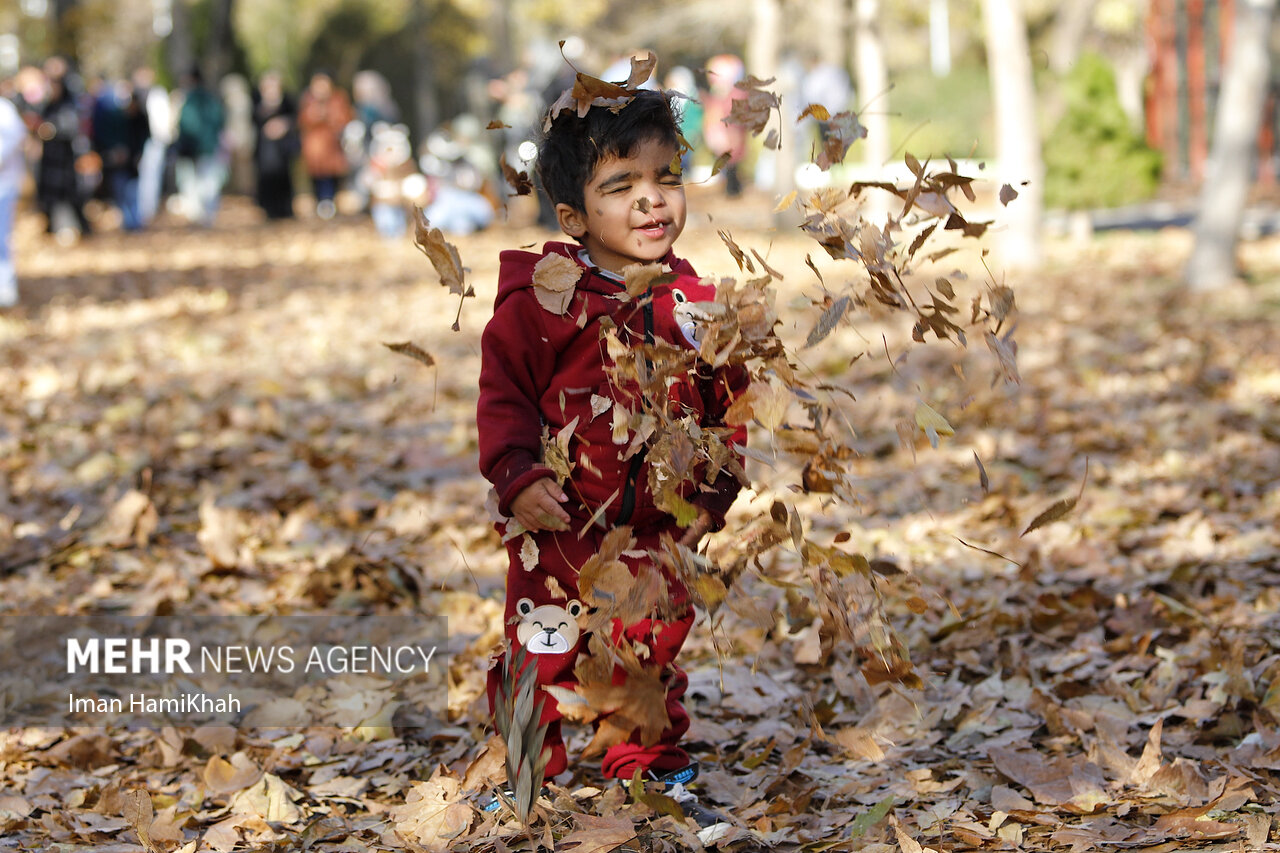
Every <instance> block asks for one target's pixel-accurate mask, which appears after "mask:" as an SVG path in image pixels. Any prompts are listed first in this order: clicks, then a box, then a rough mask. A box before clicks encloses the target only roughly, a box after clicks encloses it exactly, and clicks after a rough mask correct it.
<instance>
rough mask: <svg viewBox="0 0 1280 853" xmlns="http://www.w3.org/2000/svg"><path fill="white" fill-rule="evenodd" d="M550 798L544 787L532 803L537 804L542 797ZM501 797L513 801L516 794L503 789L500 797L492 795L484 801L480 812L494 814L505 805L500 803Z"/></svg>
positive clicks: (549, 793)
mask: <svg viewBox="0 0 1280 853" xmlns="http://www.w3.org/2000/svg"><path fill="white" fill-rule="evenodd" d="M550 796H551V792H550V791H549V790H547V788H546V787H545V786H544V787H543V789H542V790H541V791H539V792H538V797H537V799H535V800H534V802H537V801H538V799H541V798H542V797H550ZM502 797H506V798H507V800H510V801H514V800H515V798H516V792H515V791H513V790H511V789H510V788H505V789H503V791H502V796H498V795H497V794H494V795H493V796H492V797H490V798H489V799H488V800H486V801H485V802H482V803H481V804H480V811H482V812H485V813H486V814H489V813H492V812H496V811H497V810H498V809H500V808H502V807H503V806H504V805H505V803H503V801H502Z"/></svg>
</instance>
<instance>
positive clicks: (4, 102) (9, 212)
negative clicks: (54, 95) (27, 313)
mask: <svg viewBox="0 0 1280 853" xmlns="http://www.w3.org/2000/svg"><path fill="white" fill-rule="evenodd" d="M26 141H27V126H26V124H24V123H23V121H22V116H20V115H19V114H18V108H17V107H15V106H14V105H13V102H12V101H10V100H9V99H8V98H0V308H5V307H8V306H10V305H16V304H17V302H18V277H17V273H16V271H15V270H14V266H13V248H12V245H11V243H12V236H13V216H14V212H15V211H16V210H17V207H18V195H19V193H21V192H22V184H23V182H24V181H25V180H26V179H27V161H26V154H25V153H24V148H25V146H26Z"/></svg>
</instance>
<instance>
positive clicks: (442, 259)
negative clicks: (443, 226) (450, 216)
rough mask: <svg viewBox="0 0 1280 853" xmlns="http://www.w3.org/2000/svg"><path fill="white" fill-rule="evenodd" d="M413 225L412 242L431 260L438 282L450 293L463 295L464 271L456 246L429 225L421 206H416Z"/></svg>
mask: <svg viewBox="0 0 1280 853" xmlns="http://www.w3.org/2000/svg"><path fill="white" fill-rule="evenodd" d="M413 225H414V244H415V245H416V246H417V247H418V248H419V249H421V250H422V253H423V254H424V255H426V256H427V260H429V261H431V266H433V267H434V268H435V271H436V275H438V276H440V284H441V285H443V286H444V287H447V288H449V292H450V293H454V294H457V295H458V296H465V295H466V293H467V289H466V286H465V284H464V282H463V279H464V277H465V271H464V270H463V268H462V258H461V257H459V255H458V249H457V247H455V246H454V245H453V244H452V243H450V242H449V241H448V240H446V239H445V237H444V232H443V231H441V230H440V229H439V228H433V227H432V226H431V223H430V222H428V221H427V214H426V211H424V210H423V209H422V208H417V215H416V216H415V217H414V223H413Z"/></svg>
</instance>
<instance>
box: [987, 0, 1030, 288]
mask: <svg viewBox="0 0 1280 853" xmlns="http://www.w3.org/2000/svg"><path fill="white" fill-rule="evenodd" d="M982 12H983V18H984V20H985V24H986V38H987V70H988V72H989V73H990V75H991V91H992V96H993V100H994V102H995V119H996V121H995V129H996V159H997V161H998V170H997V174H996V178H997V180H998V181H999V182H1000V183H1002V184H1004V183H1007V184H1009V185H1010V186H1012V187H1013V188H1014V189H1016V190H1017V191H1018V194H1019V195H1018V198H1017V199H1016V200H1015V201H1013V202H1011V205H1010V207H1009V208H1007V209H1006V210H1005V215H1006V216H1007V224H1008V227H1007V228H1006V229H1005V230H1004V231H1003V233H1002V240H1001V247H1000V248H1001V254H1002V256H1003V259H1004V263H1005V264H1006V265H1008V266H1010V267H1013V268H1017V269H1034V268H1035V267H1037V266H1039V264H1040V262H1041V261H1042V259H1043V252H1044V249H1043V246H1042V243H1041V234H1040V227H1041V220H1042V219H1043V217H1044V160H1043V157H1042V154H1041V150H1040V130H1039V128H1038V126H1037V112H1036V92H1035V82H1034V80H1033V79H1032V76H1031V51H1030V48H1029V46H1028V43H1027V24H1026V17H1025V15H1024V13H1023V9H1022V2H1021V0H983V2H982Z"/></svg>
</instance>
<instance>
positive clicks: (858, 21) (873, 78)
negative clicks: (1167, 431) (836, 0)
mask: <svg viewBox="0 0 1280 853" xmlns="http://www.w3.org/2000/svg"><path fill="white" fill-rule="evenodd" d="M853 64H854V85H855V87H856V88H857V100H858V105H859V107H860V108H861V110H862V111H861V112H860V113H859V114H858V121H860V122H862V126H863V127H865V128H866V129H867V138H866V139H865V140H863V141H864V143H865V145H866V147H865V148H864V149H863V152H864V153H863V157H864V158H865V159H866V162H867V164H868V165H870V166H872V167H875V168H880V167H882V166H884V164H885V163H886V162H888V160H889V157H890V152H892V151H893V147H892V143H891V142H890V140H889V69H888V65H887V64H886V62H885V56H884V41H883V39H882V38H881V35H880V0H854V6H853Z"/></svg>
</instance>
